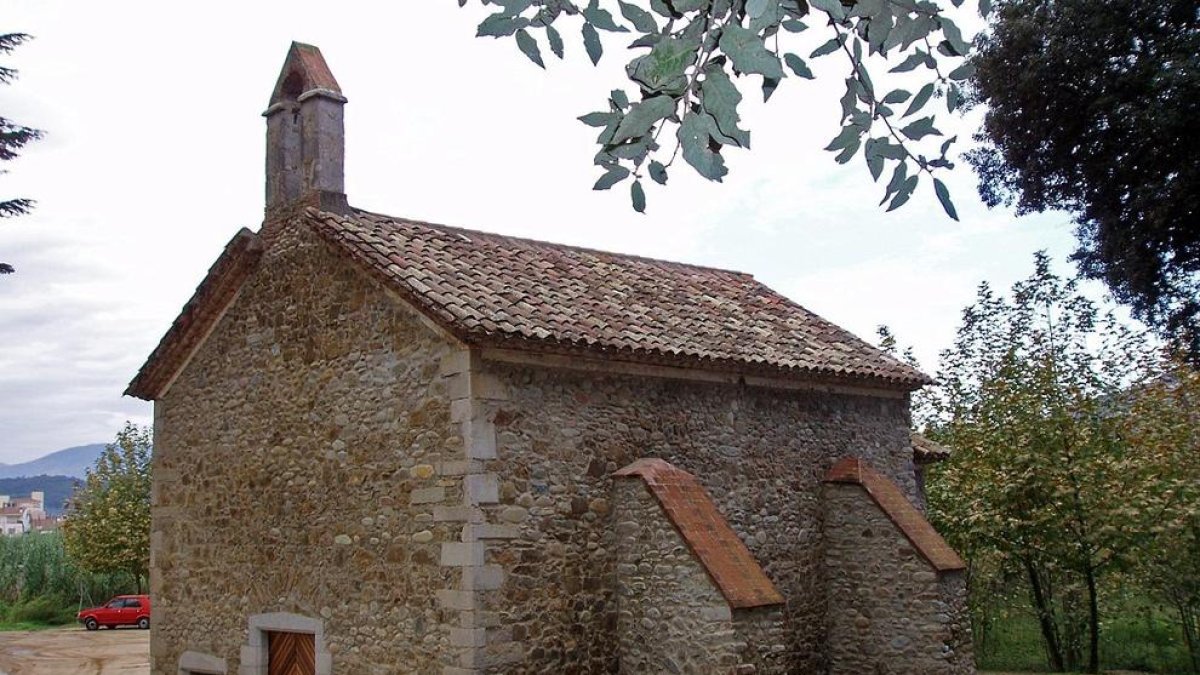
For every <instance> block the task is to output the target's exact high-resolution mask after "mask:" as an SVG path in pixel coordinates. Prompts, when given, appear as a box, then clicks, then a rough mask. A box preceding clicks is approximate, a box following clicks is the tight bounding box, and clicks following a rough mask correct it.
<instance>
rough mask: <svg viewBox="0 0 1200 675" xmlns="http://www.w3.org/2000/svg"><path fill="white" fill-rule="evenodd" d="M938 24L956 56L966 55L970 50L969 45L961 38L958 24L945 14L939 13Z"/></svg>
mask: <svg viewBox="0 0 1200 675" xmlns="http://www.w3.org/2000/svg"><path fill="white" fill-rule="evenodd" d="M937 22H938V25H939V26H941V28H942V35H945V36H946V41H947V42H949V43H950V46H951V47H953V48H954V52H955V53H956V54H957V55H958V56H966V55H967V54H968V53H969V52H970V51H971V45H969V44H967V42H966V41H965V40H963V36H962V31H960V30H959V29H958V26H957V25H956V24H955V23H954V22H953V21H951V20H950V19H948V18H947V17H945V16H941V15H939V16H938V18H937Z"/></svg>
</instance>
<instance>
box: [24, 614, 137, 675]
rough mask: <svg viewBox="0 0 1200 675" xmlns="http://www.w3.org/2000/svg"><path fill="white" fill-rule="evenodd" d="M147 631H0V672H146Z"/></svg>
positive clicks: (129, 674)
mask: <svg viewBox="0 0 1200 675" xmlns="http://www.w3.org/2000/svg"><path fill="white" fill-rule="evenodd" d="M149 674H150V631H148V630H137V629H136V628H118V629H116V630H98V631H94V632H88V631H86V630H84V629H83V628H81V627H79V626H71V627H68V628H56V629H52V630H41V631H33V632H12V633H0V675H149Z"/></svg>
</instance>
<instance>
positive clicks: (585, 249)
mask: <svg viewBox="0 0 1200 675" xmlns="http://www.w3.org/2000/svg"><path fill="white" fill-rule="evenodd" d="M310 208H311V209H312V210H314V211H317V212H319V213H322V214H328V215H332V216H338V217H342V218H345V217H347V214H340V213H333V212H331V211H321V210H319V209H316V208H314V207H310ZM350 210H351V211H352V213H353V214H365V215H368V216H375V217H378V218H387V219H388V220H392V221H396V222H404V223H410V224H412V225H421V226H423V227H430V228H433V229H435V230H442V231H448V232H451V233H455V234H479V235H483V236H486V237H498V238H500V239H507V240H509V241H517V242H521V243H525V244H534V245H537V246H548V247H550V248H556V249H568V250H571V251H579V252H582V253H599V254H601V255H611V256H616V257H620V258H626V259H628V260H640V261H642V262H649V263H657V264H667V265H674V266H677V267H690V268H693V269H698V270H705V271H709V272H724V273H726V274H733V275H736V276H739V277H744V278H746V279H754V275H753V274H751V273H749V272H742V271H739V270H732V269H729V268H727V267H716V266H714V265H700V264H698V263H689V262H683V261H680V260H666V259H664V258H652V257H650V256H645V255H638V254H636V253H621V252H619V251H608V250H605V249H601V248H592V247H590V246H578V245H575V244H562V243H559V242H553V241H546V240H544V239H534V238H532V237H518V236H516V235H512V234H503V233H500V232H488V231H487V230H473V229H470V228H466V227H458V226H456V225H445V224H443V223H431V222H429V221H425V220H415V219H413V218H403V217H399V216H392V215H388V214H386V213H377V212H375V211H368V210H367V209H360V208H358V207H351V209H350ZM755 281H757V279H755Z"/></svg>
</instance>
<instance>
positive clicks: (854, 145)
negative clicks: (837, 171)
mask: <svg viewBox="0 0 1200 675" xmlns="http://www.w3.org/2000/svg"><path fill="white" fill-rule="evenodd" d="M861 145H862V139H861V138H860V137H858V136H855V137H854V140H853V141H851V142H850V145H847V146H846V149H845V150H842V152H841V154H839V155H838V156H837V157H834V158H833V159H834V161H836V162H837V163H838V164H845V163H846V162H849V161H850V160H851V159H853V158H854V153H856V152H858V148H859V146H861Z"/></svg>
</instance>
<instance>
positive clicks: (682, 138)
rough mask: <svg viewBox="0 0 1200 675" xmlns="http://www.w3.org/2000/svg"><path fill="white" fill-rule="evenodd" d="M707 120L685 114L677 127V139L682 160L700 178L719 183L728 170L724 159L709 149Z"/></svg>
mask: <svg viewBox="0 0 1200 675" xmlns="http://www.w3.org/2000/svg"><path fill="white" fill-rule="evenodd" d="M707 119H708V118H707V116H706V115H701V114H699V113H694V112H689V113H687V114H686V115H684V116H683V123H682V124H680V125H679V132H678V138H679V143H680V146H681V147H682V149H683V160H684V161H685V162H687V163H688V164H690V165H691V167H692V168H693V169H695V170H696V172H697V173H699V174H700V175H701V176H704V177H705V178H707V179H709V180H712V181H716V182H718V183H719V182H721V179H722V178H723V177H724V176H725V174H727V173H729V169H727V168H725V159H724V158H723V157H721V155H720V154H719V153H716V152H713V151H712V150H711V149H710V148H709V140H710V138H711V137H710V136H709V131H708V124H709V122H706V120H707Z"/></svg>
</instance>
